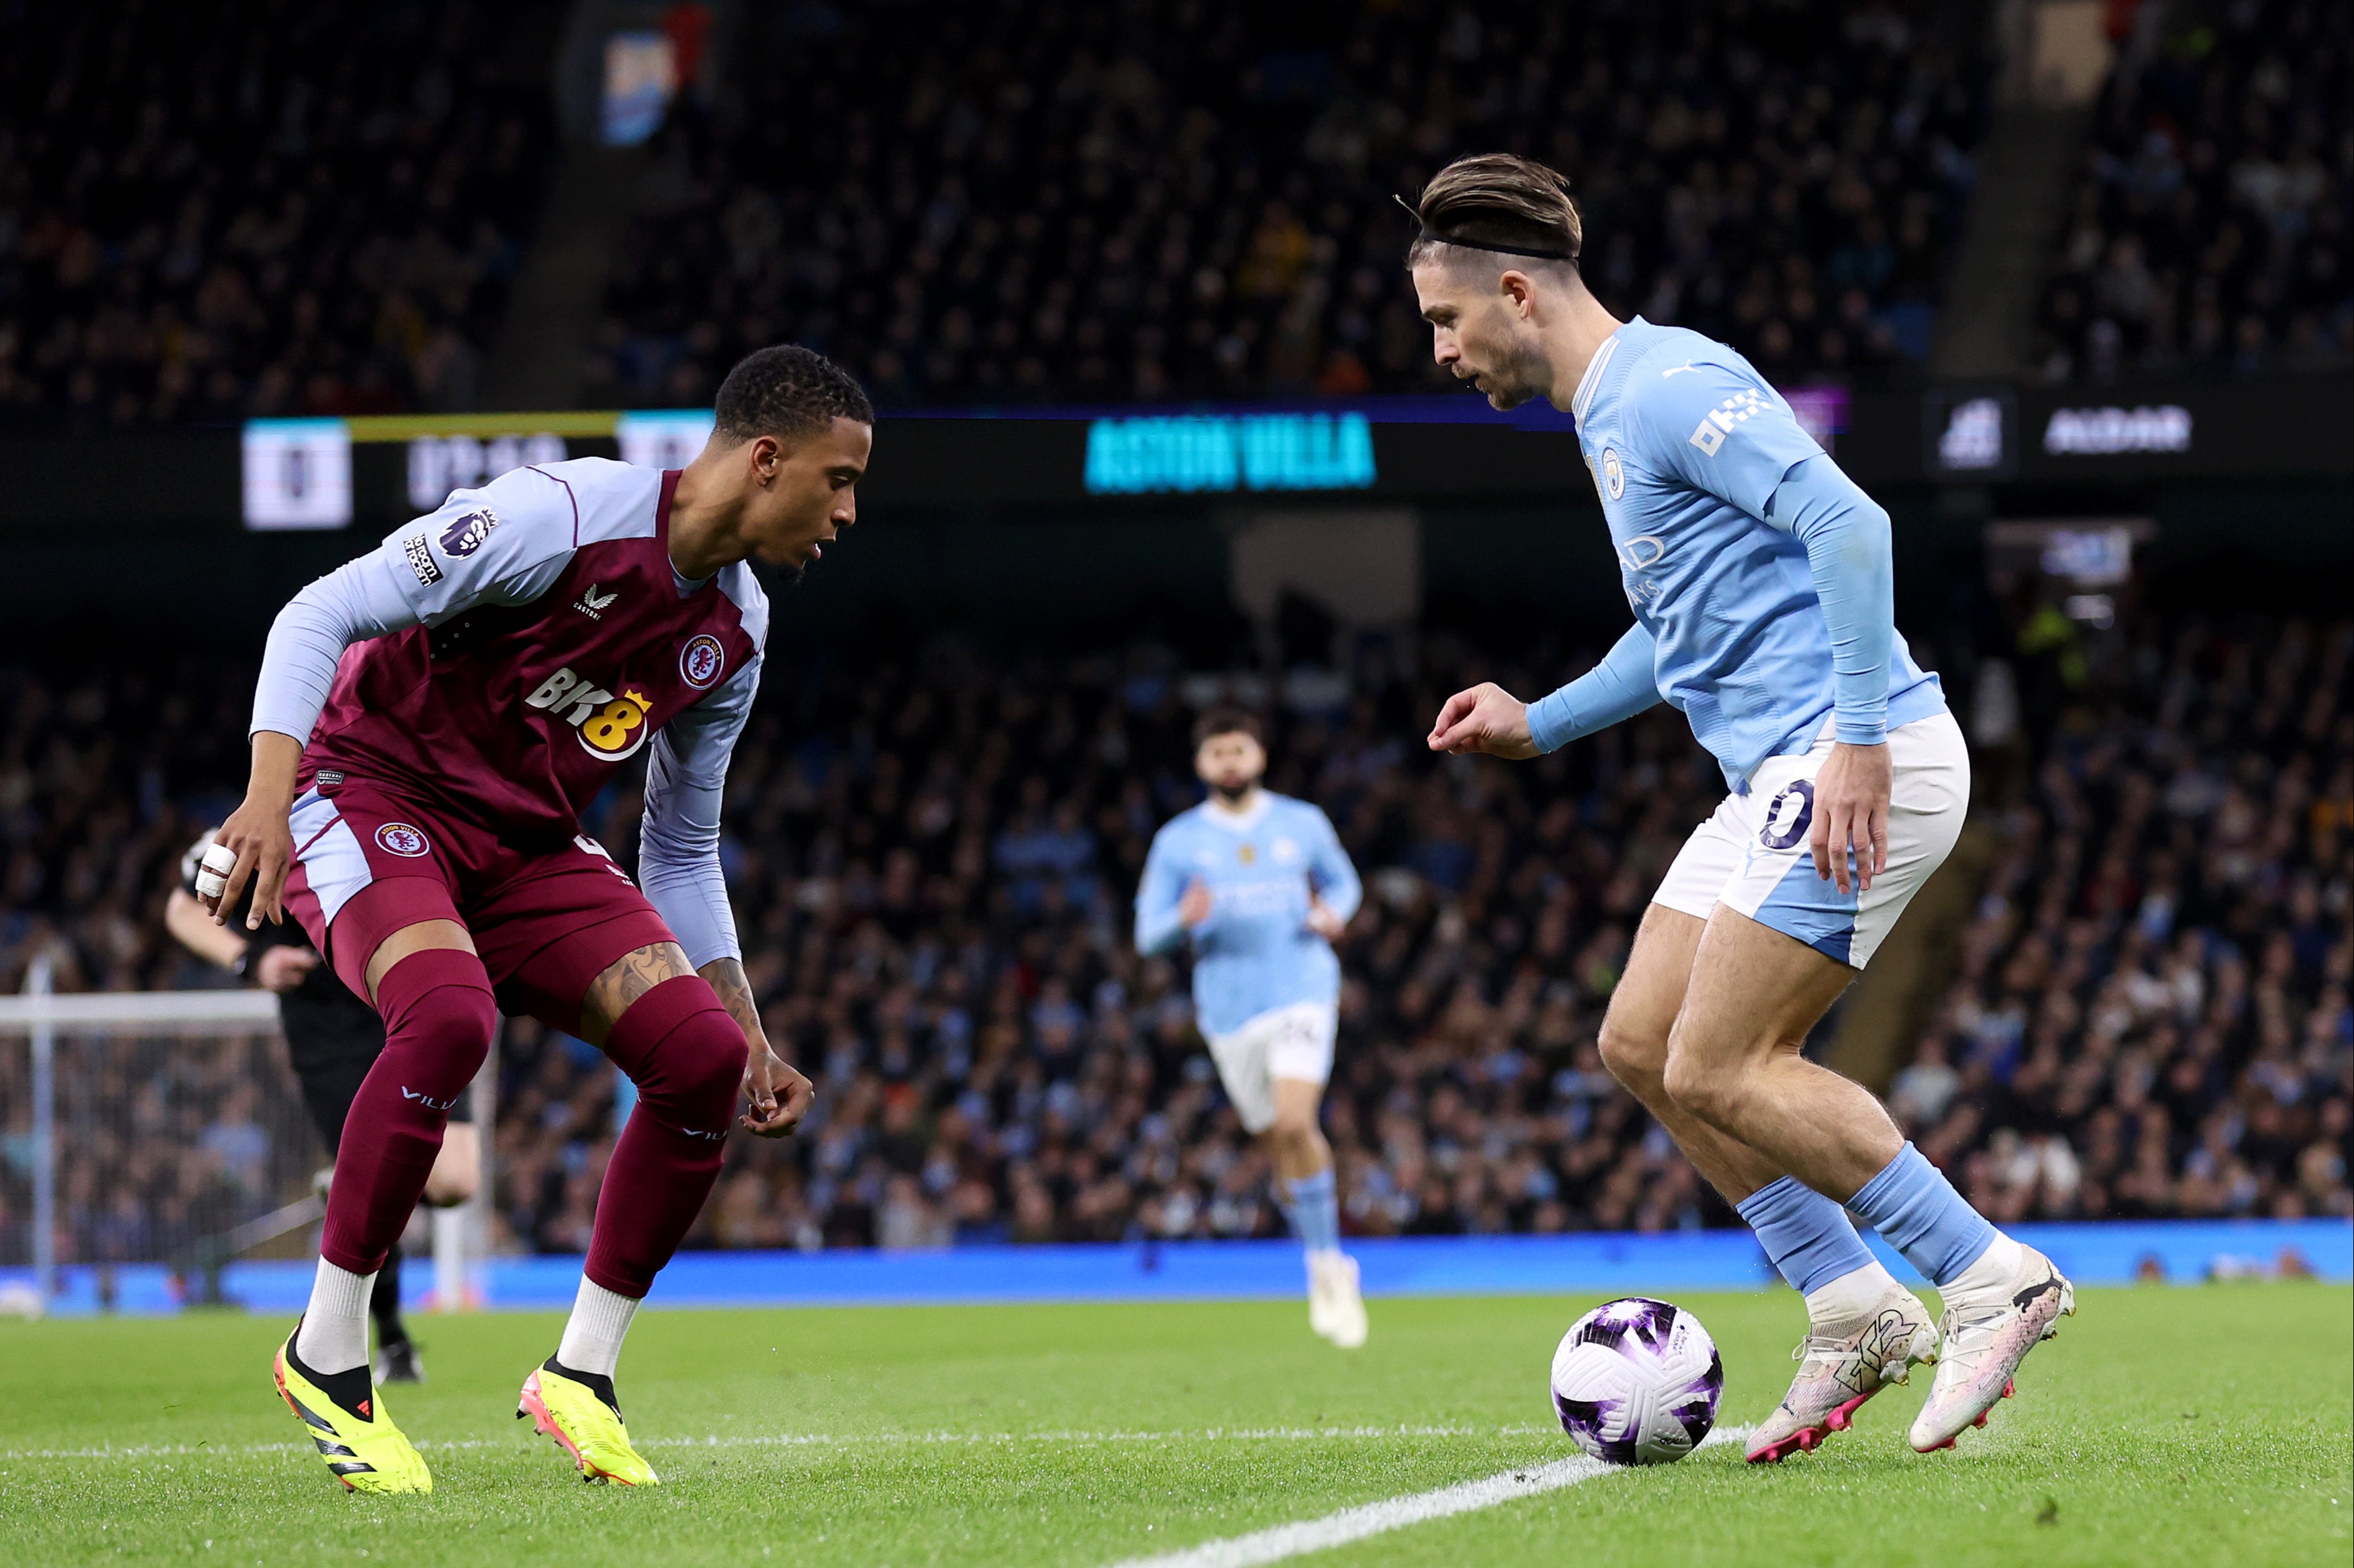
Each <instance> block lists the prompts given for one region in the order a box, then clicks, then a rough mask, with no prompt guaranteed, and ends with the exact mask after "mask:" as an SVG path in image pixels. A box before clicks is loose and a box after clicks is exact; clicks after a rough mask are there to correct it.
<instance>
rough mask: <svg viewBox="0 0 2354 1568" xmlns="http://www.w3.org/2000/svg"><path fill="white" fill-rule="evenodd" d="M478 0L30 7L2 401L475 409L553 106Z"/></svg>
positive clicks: (154, 411)
mask: <svg viewBox="0 0 2354 1568" xmlns="http://www.w3.org/2000/svg"><path fill="white" fill-rule="evenodd" d="M514 25H515V24H514V21H513V19H512V18H511V17H510V16H509V15H508V13H507V12H506V11H505V10H504V8H500V7H490V6H482V5H475V4H470V3H468V0H398V3H390V4H377V5H353V6H336V5H300V4H294V3H292V0H184V3H180V4H172V5H162V4H155V3H154V0H143V3H142V0H133V3H128V4H122V5H85V6H76V5H30V6H16V7H12V8H11V13H10V19H9V22H8V47H7V48H6V49H5V50H0V421H15V422H27V421H37V422H58V421H65V422H69V423H71V424H73V425H76V426H88V425H94V424H110V425H135V424H148V423H155V424H164V423H174V422H179V421H186V420H211V419H232V418H239V417H242V416H245V415H248V414H300V413H313V414H343V413H381V412H386V411H389V410H398V409H406V408H430V409H440V408H467V407H471V406H472V400H473V397H474V396H475V391H476V387H477V385H478V383H479V380H480V376H481V369H482V357H483V355H484V354H485V353H487V351H488V349H489V347H490V343H491V336H492V334H493V330H494V329H495V326H496V323H497V321H498V317H499V314H500V313H501V311H502V310H503V309H504V304H505V300H506V289H507V282H508V280H509V278H510V276H511V274H512V273H513V272H514V268H515V265H516V260H517V253H518V249H519V247H520V246H521V244H522V242H523V240H524V239H525V237H526V236H527V234H528V232H529V230H530V227H531V224H532V220H533V217H534V214H535V210H536V209H537V207H538V204H539V194H540V185H541V181H542V177H543V175H544V172H545V167H546V156H547V149H548V145H549V116H548V109H547V102H546V90H545V88H544V86H543V79H544V75H545V72H544V70H542V69H538V68H537V67H536V66H534V67H533V68H532V69H522V70H515V69H506V68H504V67H503V65H502V63H501V62H502V58H503V56H502V48H503V46H504V44H505V42H506V39H505V37H504V35H505V34H506V32H507V31H509V30H510V28H512V27H513V26H514Z"/></svg>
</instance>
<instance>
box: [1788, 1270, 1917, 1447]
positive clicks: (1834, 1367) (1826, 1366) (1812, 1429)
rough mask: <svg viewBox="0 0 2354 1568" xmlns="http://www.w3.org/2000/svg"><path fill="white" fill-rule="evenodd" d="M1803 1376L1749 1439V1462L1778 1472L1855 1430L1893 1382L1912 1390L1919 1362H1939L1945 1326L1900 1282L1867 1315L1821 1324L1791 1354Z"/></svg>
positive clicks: (1812, 1327)
mask: <svg viewBox="0 0 2354 1568" xmlns="http://www.w3.org/2000/svg"><path fill="white" fill-rule="evenodd" d="M1790 1359H1791V1360H1792V1361H1797V1363H1798V1375H1797V1376H1796V1377H1795V1378H1793V1379H1791V1380H1790V1392H1789V1393H1786V1394H1784V1395H1783V1396H1782V1403H1781V1404H1777V1405H1776V1406H1775V1407H1774V1414H1771V1415H1768V1416H1767V1417H1766V1418H1765V1420H1764V1421H1763V1422H1761V1423H1759V1424H1758V1426H1757V1429H1756V1430H1755V1432H1752V1433H1751V1434H1750V1435H1749V1462H1750V1463H1751V1464H1753V1465H1760V1464H1763V1465H1778V1464H1780V1463H1781V1462H1782V1461H1783V1460H1784V1459H1786V1458H1787V1457H1790V1456H1791V1455H1792V1454H1802V1453H1807V1452H1809V1451H1811V1450H1813V1449H1815V1448H1818V1447H1820V1446H1822V1444H1823V1443H1824V1441H1825V1440H1826V1439H1828V1438H1829V1436H1830V1435H1831V1434H1832V1433H1834V1432H1844V1431H1846V1430H1847V1429H1848V1428H1849V1427H1850V1426H1852V1425H1855V1413H1856V1409H1857V1407H1858V1406H1860V1405H1861V1404H1863V1402H1864V1401H1865V1400H1867V1399H1870V1398H1871V1397H1872V1395H1873V1394H1875V1393H1879V1392H1880V1391H1881V1390H1882V1389H1883V1388H1886V1387H1887V1386H1888V1385H1889V1384H1890V1383H1909V1382H1911V1381H1912V1378H1913V1365H1914V1362H1915V1361H1922V1362H1926V1361H1935V1360H1936V1359H1937V1325H1936V1323H1935V1320H1934V1319H1931V1318H1930V1316H1929V1308H1926V1307H1925V1306H1923V1305H1922V1303H1921V1298H1919V1297H1917V1296H1915V1295H1914V1294H1913V1293H1912V1292H1911V1291H1910V1290H1907V1289H1905V1288H1904V1287H1903V1286H1901V1285H1899V1284H1897V1283H1896V1282H1895V1281H1894V1280H1893V1279H1892V1280H1890V1281H1889V1282H1888V1289H1887V1290H1886V1291H1885V1292H1884V1293H1883V1294H1882V1296H1881V1298H1880V1299H1879V1300H1878V1301H1876V1302H1874V1303H1873V1304H1872V1306H1871V1307H1869V1308H1866V1309H1865V1310H1863V1311H1861V1312H1860V1313H1857V1314H1856V1315H1855V1316H1854V1317H1852V1318H1848V1319H1841V1320H1840V1321H1838V1322H1834V1323H1815V1324H1810V1325H1809V1326H1808V1331H1807V1337H1806V1339H1804V1340H1801V1341H1800V1342H1799V1344H1798V1346H1797V1349H1796V1350H1794V1351H1791V1352H1790Z"/></svg>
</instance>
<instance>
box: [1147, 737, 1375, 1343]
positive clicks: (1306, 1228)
mask: <svg viewBox="0 0 2354 1568" xmlns="http://www.w3.org/2000/svg"><path fill="white" fill-rule="evenodd" d="M1193 770H1194V772H1195V773H1196V774H1198V775H1199V776H1200V777H1201V780H1202V782H1203V783H1204V784H1205V785H1207V786H1208V787H1209V791H1210V793H1209V798H1208V799H1207V800H1204V801H1203V802H1202V803H1201V804H1200V805H1198V806H1195V807H1194V808H1193V810H1188V811H1182V812H1180V813H1179V814H1178V815H1176V816H1174V817H1172V818H1171V819H1170V820H1169V821H1167V822H1165V823H1163V824H1162V825H1161V831H1160V832H1158V833H1156V834H1155V835H1153V840H1152V849H1151V852H1150V853H1149V854H1148V855H1147V857H1146V859H1145V863H1144V875H1143V879H1142V880H1141V881H1140V883H1139V884H1138V885H1137V890H1136V946H1137V949H1138V950H1139V951H1140V952H1143V953H1148V954H1150V953H1160V952H1166V951H1169V950H1171V949H1172V948H1176V947H1177V946H1178V945H1179V944H1180V943H1182V942H1184V941H1186V940H1188V939H1189V938H1190V939H1191V941H1192V943H1193V1007H1194V1012H1195V1016H1196V1019H1197V1021H1198V1022H1199V1024H1200V1027H1201V1031H1202V1037H1203V1038H1204V1040H1206V1041H1208V1042H1209V1045H1210V1056H1211V1059H1212V1060H1214V1062H1216V1063H1217V1065H1218V1077H1219V1079H1220V1081H1221V1082H1223V1083H1224V1084H1225V1088H1226V1097H1227V1098H1228V1099H1230V1100H1231V1101H1233V1103H1234V1107H1235V1116H1236V1117H1238V1118H1241V1121H1242V1124H1243V1127H1244V1128H1245V1130H1246V1131H1248V1132H1250V1133H1251V1134H1252V1135H1254V1136H1255V1137H1257V1138H1258V1139H1261V1140H1262V1142H1263V1143H1264V1144H1265V1146H1266V1147H1267V1150H1268V1152H1269V1154H1270V1155H1271V1156H1272V1158H1273V1160H1274V1162H1275V1175H1276V1182H1277V1187H1278V1191H1279V1192H1281V1194H1282V1196H1283V1210H1284V1213H1285V1214H1286V1215H1287V1216H1288V1218H1289V1219H1290V1221H1291V1228H1292V1231H1293V1233H1294V1234H1297V1235H1298V1236H1299V1245H1300V1246H1301V1247H1302V1248H1303V1249H1305V1251H1306V1253H1307V1256H1308V1322H1309V1326H1310V1328H1312V1329H1314V1330H1315V1331H1316V1332H1317V1333H1319V1334H1320V1335H1322V1336H1323V1337H1324V1338H1325V1339H1327V1340H1331V1341H1332V1343H1334V1344H1336V1345H1339V1346H1341V1347H1342V1348H1343V1349H1350V1350H1353V1349H1355V1348H1356V1347H1357V1346H1360V1345H1362V1344H1363V1343H1364V1342H1365V1334H1366V1329H1367V1325H1366V1319H1365V1303H1364V1298H1363V1293H1362V1292H1361V1291H1360V1289H1359V1288H1358V1282H1357V1265H1356V1260H1355V1259H1353V1258H1352V1257H1350V1256H1348V1255H1346V1254H1345V1253H1343V1252H1341V1211H1340V1203H1339V1200H1338V1197H1337V1194H1336V1191H1335V1188H1334V1184H1333V1175H1332V1150H1331V1147H1330V1146H1329V1145H1328V1144H1327V1143H1326V1142H1325V1141H1324V1134H1323V1131H1322V1129H1321V1128H1320V1127H1319V1126H1318V1112H1319V1110H1320V1107H1321V1105H1322V1101H1323V1097H1324V1086H1325V1084H1326V1082H1327V1081H1329V1080H1330V1079H1331V1075H1332V1040H1333V1035H1334V1033H1336V1032H1337V1030H1338V1028H1339V1024H1340V999H1341V965H1340V961H1339V959H1336V958H1334V956H1333V953H1332V943H1333V941H1334V940H1335V939H1336V938H1339V937H1340V935H1341V932H1342V931H1343V930H1345V929H1346V928H1347V927H1348V924H1349V917H1350V916H1352V915H1354V914H1355V913H1356V912H1357V904H1358V900H1359V899H1360V897H1361V896H1362V895H1363V887H1362V886H1361V885H1360V884H1359V882H1358V880H1357V872H1356V868H1355V867H1354V866H1352V865H1351V864H1350V863H1349V856H1348V853H1347V852H1346V851H1344V850H1342V849H1341V841H1340V838H1339V836H1338V835H1337V834H1335V833H1334V832H1333V831H1332V824H1331V821H1330V820H1329V819H1327V818H1326V816H1325V815H1324V813H1323V812H1322V811H1321V810H1318V809H1317V808H1316V807H1315V806H1312V805H1310V803H1309V802H1307V801H1305V800H1293V799H1292V798H1291V797H1289V796H1288V795H1278V794H1276V793H1274V792H1273V791H1272V790H1269V789H1263V788H1261V787H1260V784H1259V779H1261V777H1262V776H1264V775H1265V774H1266V772H1267V748H1266V747H1265V745H1264V744H1263V743H1262V742H1261V739H1260V731H1259V724H1258V720H1257V718H1256V717H1254V716H1253V715H1250V714H1248V713H1246V712H1245V711H1243V710H1242V709H1240V708H1214V709H1212V710H1211V711H1210V712H1208V713H1205V714H1204V715H1202V717H1201V719H1200V721H1199V722H1198V723H1197V724H1195V726H1194V727H1193Z"/></svg>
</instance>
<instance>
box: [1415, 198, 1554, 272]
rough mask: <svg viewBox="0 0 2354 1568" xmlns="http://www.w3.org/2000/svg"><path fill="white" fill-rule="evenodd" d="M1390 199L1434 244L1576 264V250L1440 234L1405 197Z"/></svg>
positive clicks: (1422, 235)
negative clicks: (1492, 241) (1423, 219)
mask: <svg viewBox="0 0 2354 1568" xmlns="http://www.w3.org/2000/svg"><path fill="white" fill-rule="evenodd" d="M1390 199H1391V200H1392V201H1394V202H1395V203H1397V204H1398V206H1400V207H1404V208H1405V215H1406V216H1407V217H1410V218H1412V219H1414V227H1415V228H1416V231H1417V232H1418V233H1419V234H1420V236H1421V238H1425V239H1427V240H1431V241H1433V242H1434V243H1436V244H1439V245H1459V246H1461V247H1462V248H1463V249H1466V250H1492V251H1494V252H1495V253H1496V254H1497V255H1499V256H1530V257H1534V258H1535V259H1536V260H1540V261H1566V262H1568V263H1569V264H1570V265H1572V266H1573V267H1574V266H1575V265H1576V264H1577V252H1576V251H1575V250H1532V249H1529V248H1528V247H1526V246H1522V245H1495V244H1490V242H1489V241H1487V240H1485V239H1459V238H1457V237H1455V236H1454V235H1452V234H1441V233H1439V232H1438V230H1437V229H1435V228H1431V227H1430V225H1428V224H1426V223H1425V222H1423V221H1422V214H1420V213H1419V212H1416V210H1415V207H1414V204H1413V203H1412V202H1410V201H1408V200H1406V199H1405V197H1404V196H1391V197H1390Z"/></svg>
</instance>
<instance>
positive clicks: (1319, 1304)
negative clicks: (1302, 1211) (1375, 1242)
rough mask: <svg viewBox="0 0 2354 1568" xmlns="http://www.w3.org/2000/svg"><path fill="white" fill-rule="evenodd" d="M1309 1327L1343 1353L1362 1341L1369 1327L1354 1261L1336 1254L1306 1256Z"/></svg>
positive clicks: (1353, 1348)
mask: <svg viewBox="0 0 2354 1568" xmlns="http://www.w3.org/2000/svg"><path fill="white" fill-rule="evenodd" d="M1308 1326H1309V1327H1310V1328H1311V1329H1313V1330H1316V1332H1317V1333H1319V1334H1320V1335H1321V1336H1323V1337H1324V1338H1325V1339H1328V1340H1331V1341H1332V1342H1333V1343H1334V1344H1336V1345H1338V1346H1340V1347H1341V1349H1342V1350H1344V1351H1353V1350H1355V1349H1356V1348H1357V1347H1358V1346H1360V1345H1362V1344H1363V1343H1364V1342H1365V1336H1366V1334H1367V1333H1368V1332H1369V1331H1370V1329H1371V1325H1370V1324H1369V1323H1368V1322H1367V1320H1366V1318H1365V1298H1364V1295H1363V1292H1362V1291H1360V1290H1359V1289H1358V1287H1357V1260H1356V1259H1355V1258H1353V1257H1351V1256H1350V1255H1348V1254H1346V1253H1343V1252H1338V1251H1333V1252H1311V1253H1310V1254H1309V1255H1308Z"/></svg>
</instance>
